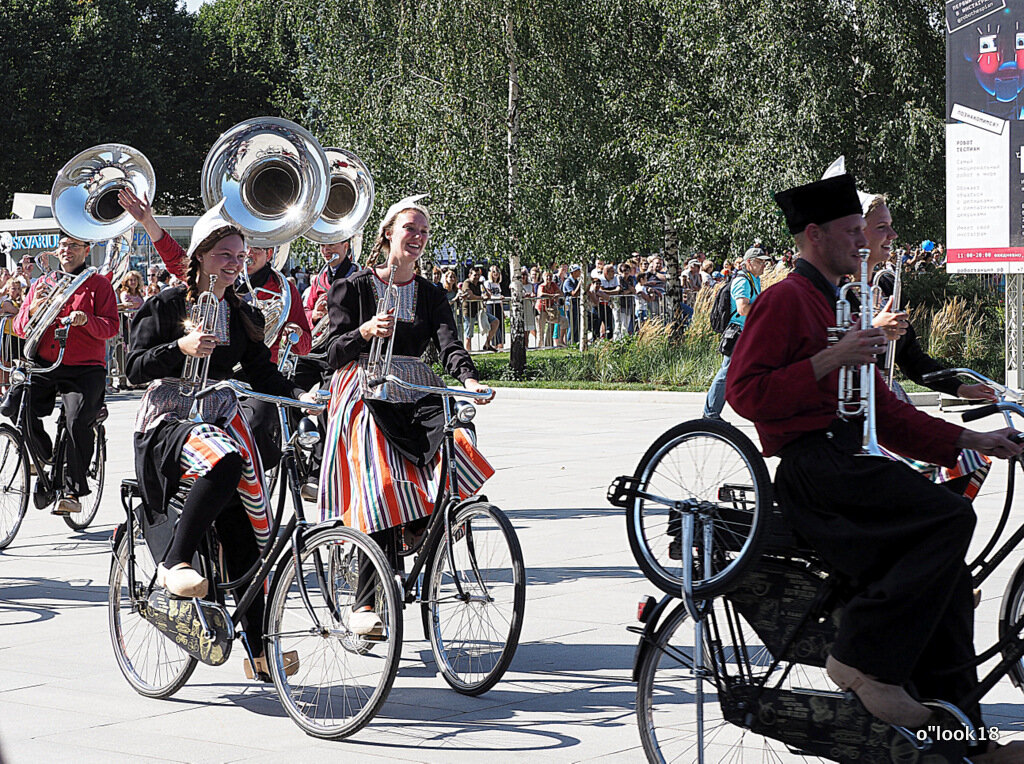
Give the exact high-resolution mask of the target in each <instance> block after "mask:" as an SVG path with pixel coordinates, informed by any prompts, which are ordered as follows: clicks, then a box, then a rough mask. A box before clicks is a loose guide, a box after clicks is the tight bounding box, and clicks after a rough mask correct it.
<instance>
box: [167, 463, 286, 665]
mask: <svg viewBox="0 0 1024 764" xmlns="http://www.w3.org/2000/svg"><path fill="white" fill-rule="evenodd" d="M242 464H243V462H242V457H241V456H240V455H239V454H227V455H225V456H223V457H221V459H220V461H218V462H217V464H215V465H214V467H213V469H211V470H210V471H209V472H207V473H206V474H205V475H203V476H202V477H201V478H199V479H198V480H196V482H195V484H194V485H193V486H192V488H191V489H190V490H189V492H188V497H187V498H186V499H185V504H184V506H183V507H182V511H181V518H180V519H179V520H178V525H177V527H176V529H175V531H174V539H173V540H172V541H171V547H170V549H169V550H168V551H167V555H166V557H165V558H164V564H165V565H166V566H167V567H168V568H173V567H174V566H175V565H177V564H179V563H182V562H189V563H191V561H192V557H193V555H195V553H196V549H197V548H198V547H199V542H200V541H202V538H203V536H204V535H205V534H206V532H207V531H208V530H209V528H210V526H211V525H213V524H214V523H216V524H217V536H218V538H219V539H220V546H221V552H222V554H223V556H224V566H225V568H226V569H227V570H226V575H227V576H228V578H229V579H231V580H237V579H239V578H241V577H242V576H244V575H245V574H246V573H247V572H248V571H249V568H251V567H252V565H253V563H255V562H256V561H257V560H258V559H259V554H260V549H259V544H258V543H257V541H256V536H255V534H254V533H253V530H252V524H251V523H250V522H249V516H248V515H247V514H246V511H245V507H243V506H242V502H241V501H240V500H239V498H238V481H239V479H240V478H241V476H242ZM245 588H246V587H244V586H243V587H242V588H239V589H235V590H233V591H232V592H231V593H232V595H233V596H234V598H235V602H238V601H239V600H240V599H241V598H242V595H243V594H245ZM265 607H266V602H265V599H264V596H263V592H262V591H261V592H260V593H259V594H258V595H257V596H256V598H255V599H254V600H253V601H252V604H251V605H249V608H248V609H247V610H246V611H245V614H244V615H243V616H242V618H241V625H242V628H243V629H244V630H245V633H246V638H247V639H248V640H249V646H250V648H251V649H252V652H253V655H255V656H256V657H259V656H261V655H263V613H264V609H265Z"/></svg>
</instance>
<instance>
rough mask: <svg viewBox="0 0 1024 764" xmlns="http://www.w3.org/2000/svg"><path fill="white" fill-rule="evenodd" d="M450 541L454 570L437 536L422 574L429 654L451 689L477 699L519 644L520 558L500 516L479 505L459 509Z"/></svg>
mask: <svg viewBox="0 0 1024 764" xmlns="http://www.w3.org/2000/svg"><path fill="white" fill-rule="evenodd" d="M451 541H452V551H453V552H454V559H455V570H454V571H453V570H452V563H451V558H450V556H449V549H448V543H449V539H448V538H447V537H446V536H442V537H441V541H440V542H439V543H438V546H437V549H436V550H435V552H434V556H433V559H432V561H431V564H430V569H429V571H428V572H427V586H426V603H425V604H426V605H427V607H428V611H429V612H428V633H429V635H430V647H431V649H432V650H433V652H434V658H435V660H436V661H437V667H438V669H439V670H440V672H441V676H443V677H444V679H445V681H446V682H448V684H449V685H451V687H452V689H454V690H455V691H456V692H460V693H462V694H464V695H480V694H482V693H484V692H487V690H489V689H491V687H493V686H494V685H495V683H496V682H497V681H498V680H499V679H501V677H502V675H503V674H504V673H505V670H506V669H507V668H508V666H509V664H510V663H511V662H512V656H513V655H515V652H516V647H517V646H518V645H519V634H520V631H521V630H522V628H523V611H524V610H525V608H526V572H525V569H524V566H523V552H522V549H521V548H520V546H519V539H518V538H517V537H516V532H515V530H514V529H513V527H512V523H511V522H509V519H508V518H507V517H506V516H505V513H504V512H502V511H501V510H500V509H498V508H497V507H495V506H493V505H491V504H486V503H483V502H479V503H475V504H471V505H469V506H467V507H463V508H462V509H461V510H459V512H458V514H456V516H455V521H454V522H453V523H452V539H451ZM456 580H458V582H459V584H460V585H461V589H462V593H463V595H464V597H460V595H459V588H458V587H457V586H456Z"/></svg>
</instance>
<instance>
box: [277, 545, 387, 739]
mask: <svg viewBox="0 0 1024 764" xmlns="http://www.w3.org/2000/svg"><path fill="white" fill-rule="evenodd" d="M357 555H358V560H359V562H358V565H371V566H372V567H373V570H374V572H375V574H376V584H375V585H376V586H377V588H378V592H377V597H376V601H377V611H376V612H377V615H379V616H380V619H381V621H382V622H383V624H384V630H383V633H382V634H381V635H380V636H378V637H359V636H358V635H355V634H353V633H352V631H351V630H350V629H349V627H348V619H349V615H350V614H351V613H352V605H353V603H354V602H355V601H356V600H357V598H358V593H357V587H356V586H355V579H356V578H357V576H353V575H352V571H353V570H355V569H356V567H357V565H356V564H355V563H354V560H355V558H356V556H357ZM300 557H301V560H302V574H301V581H302V582H303V583H304V584H305V589H306V592H307V594H308V595H309V603H310V604H311V605H312V608H313V611H314V613H315V615H316V620H314V619H313V617H312V616H311V614H310V612H309V609H308V608H307V607H306V605H305V603H304V601H303V598H302V592H301V590H300V585H299V581H300V577H299V576H297V575H296V570H295V558H294V556H293V555H292V554H291V553H288V554H286V555H285V557H284V558H283V559H282V561H281V564H280V565H279V567H278V569H277V571H276V573H275V575H274V584H273V590H272V591H271V594H270V602H269V607H268V609H267V636H266V639H267V644H268V647H269V649H268V651H267V659H268V664H269V667H270V673H271V676H272V677H273V679H274V686H275V687H276V688H277V692H278V694H279V696H280V698H281V703H282V704H283V705H284V708H285V711H287V712H288V715H289V716H290V717H291V718H292V720H293V721H294V722H295V723H296V724H298V725H299V727H300V728H302V730H303V731H304V732H306V733H307V734H309V735H312V736H313V737H319V738H326V739H337V738H343V737H347V736H349V735H352V734H353V733H355V732H358V731H359V730H360V729H362V728H363V727H364V726H365V725H366V724H367V723H369V721H370V720H371V719H373V717H374V715H375V714H376V713H377V711H378V709H379V708H380V706H381V704H383V703H384V700H385V699H386V698H387V696H388V693H389V692H390V690H391V685H392V683H393V682H394V681H395V674H397V673H398V661H399V658H400V657H401V653H402V614H401V605H400V599H399V595H398V587H397V585H396V583H395V578H394V573H393V571H392V570H391V566H390V565H389V564H388V561H387V560H386V559H385V557H384V554H383V553H382V552H381V550H380V548H379V547H378V546H377V545H376V544H375V543H374V542H373V541H372V540H371V539H370V538H369V537H368V536H365V535H364V534H362V533H359V532H358V531H355V530H353V529H351V528H345V527H342V526H338V527H333V528H323V529H320V530H317V531H314V532H312V533H311V534H309V536H308V537H307V538H305V539H304V541H303V548H302V550H301V554H300ZM317 621H318V622H319V626H320V628H319V629H318V628H317ZM366 644H370V645H371V647H370V649H366V648H365V647H361V648H360V649H353V648H354V646H357V645H366ZM291 651H295V652H296V653H298V658H299V666H298V671H297V672H296V673H295V674H294V676H287V675H286V674H285V668H284V655H285V654H286V653H288V652H291Z"/></svg>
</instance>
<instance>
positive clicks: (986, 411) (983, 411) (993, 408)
mask: <svg viewBox="0 0 1024 764" xmlns="http://www.w3.org/2000/svg"><path fill="white" fill-rule="evenodd" d="M998 413H999V406H998V405H996V404H995V403H989V404H988V405H986V406H978V408H976V409H971V410H970V411H965V412H964V413H963V415H961V417H960V418H961V419H962V420H963V421H965V422H973V421H975V420H976V419H984V418H985V417H987V416H992V415H993V414H998Z"/></svg>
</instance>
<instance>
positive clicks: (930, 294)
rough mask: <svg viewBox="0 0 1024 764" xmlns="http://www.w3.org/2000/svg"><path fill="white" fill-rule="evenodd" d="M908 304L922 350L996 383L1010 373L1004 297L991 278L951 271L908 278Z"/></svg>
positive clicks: (905, 289)
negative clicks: (1006, 369)
mask: <svg viewBox="0 0 1024 764" xmlns="http://www.w3.org/2000/svg"><path fill="white" fill-rule="evenodd" d="M902 291H903V304H904V305H905V306H908V308H909V310H910V317H911V321H912V322H913V324H914V329H915V331H916V332H917V334H918V339H919V341H920V343H921V346H922V347H923V348H925V350H926V351H927V352H928V353H929V355H931V356H933V357H934V358H936V359H938V360H940V361H941V362H942V363H944V364H945V365H947V366H966V367H968V368H972V369H976V370H977V371H979V372H981V373H982V374H984V375H986V376H988V377H991V378H992V379H1001V378H1002V377H1003V374H1004V368H1003V349H1004V342H1005V337H1004V335H1005V331H1006V329H1005V322H1004V307H1003V295H1002V293H1001V292H999V291H994V290H993V289H992V288H991V286H990V285H989V283H988V282H987V281H986V280H983V279H979V278H976V277H972V276H958V275H950V274H948V273H946V272H945V271H939V270H936V271H926V272H924V273H912V274H909V275H907V276H905V277H904V278H903V290H902Z"/></svg>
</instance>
